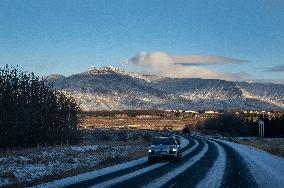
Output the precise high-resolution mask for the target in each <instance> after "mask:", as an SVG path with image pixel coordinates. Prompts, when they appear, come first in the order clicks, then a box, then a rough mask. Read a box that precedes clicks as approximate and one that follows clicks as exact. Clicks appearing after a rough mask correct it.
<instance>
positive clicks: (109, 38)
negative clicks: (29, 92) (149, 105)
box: [0, 0, 284, 80]
mask: <svg viewBox="0 0 284 188" xmlns="http://www.w3.org/2000/svg"><path fill="white" fill-rule="evenodd" d="M283 20H284V1H281V0H250V1H246V0H236V1H234V0H230V1H228V0H222V1H218V0H216V1H215V0H208V1H203V0H198V1H189V0H187V1H182V0H180V1H175V0H171V1H168V0H160V1H158V0H143V1H138V0H137V1H134V0H113V1H107V0H104V1H103V0H102V1H97V0H93V1H88V0H84V1H79V0H76V1H73V0H66V1H64V0H54V1H53V0H40V1H39V0H1V1H0V65H1V66H4V65H5V64H12V65H19V66H20V67H21V68H23V69H24V70H28V71H33V72H35V73H36V74H37V75H48V74H51V73H61V74H64V75H70V74H74V73H79V72H83V71H85V70H86V69H88V68H89V67H90V66H92V65H95V66H97V67H101V66H105V65H113V66H116V67H121V68H126V69H127V70H130V71H136V70H142V71H144V72H150V73H155V74H162V75H166V76H167V75H168V76H175V75H176V76H177V77H203V78H210V77H214V78H215V77H217V78H218V77H219V78H222V79H236V80H245V79H269V80H270V79H284V74H283V73H284V72H283V71H284V68H283V66H282V65H284V21H283ZM141 52H142V53H143V54H144V55H145V57H147V59H148V60H149V61H148V62H147V63H145V62H142V61H141V57H142V56H141ZM157 54H158V55H157ZM192 55H197V56H198V58H197V60H196V58H195V59H194V61H197V62H193V59H192ZM177 56H178V57H180V56H182V57H183V58H182V61H185V62H176V59H177ZM204 56H205V57H207V58H204ZM135 57H140V59H139V58H136V59H135ZM194 57H195V56H194ZM216 57H217V58H218V59H217V60H216ZM220 57H224V58H227V59H222V58H220ZM164 58H166V59H170V60H169V62H168V64H167V63H165V64H163V63H164V62H163V60H164ZM228 58H233V59H237V60H239V62H238V61H237V63H236V62H232V61H227V60H228ZM133 59H135V61H132V60H133ZM144 59H145V58H144ZM212 59H213V60H212ZM136 60H137V61H136ZM215 60H216V61H218V62H215ZM219 60H221V62H222V63H221V64H220V62H219ZM122 62H127V63H122ZM149 62H150V63H149ZM157 62H158V63H157ZM160 63H162V64H160ZM177 63H185V65H184V64H183V65H180V64H179V65H177ZM192 63H194V64H195V65H192ZM198 63H200V64H198ZM157 65H159V66H157ZM160 67H163V68H161V69H160ZM275 67H276V68H275ZM281 67H282V68H281ZM170 69H174V71H173V73H172V72H171V71H170ZM183 69H186V70H188V71H183ZM180 71H183V72H182V73H181V72H180ZM193 72H194V73H196V72H198V73H197V74H194V75H193ZM170 73H172V74H175V75H169V74H170ZM199 73H200V74H199ZM211 73H212V74H211ZM213 73H214V74H213ZM219 73H220V74H219ZM230 75H231V76H232V77H230ZM236 75H237V76H236Z"/></svg>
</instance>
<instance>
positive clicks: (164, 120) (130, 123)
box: [83, 116, 197, 130]
mask: <svg viewBox="0 0 284 188" xmlns="http://www.w3.org/2000/svg"><path fill="white" fill-rule="evenodd" d="M196 122H197V119H196V118H193V117H174V116H173V117H158V116H148V117H147V116H143V117H127V116H126V117H94V116H85V117H84V119H83V127H84V128H132V129H151V130H163V129H172V130H182V129H183V128H184V126H185V125H192V126H193V125H195V124H196Z"/></svg>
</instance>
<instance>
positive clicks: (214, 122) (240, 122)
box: [196, 113, 250, 136]
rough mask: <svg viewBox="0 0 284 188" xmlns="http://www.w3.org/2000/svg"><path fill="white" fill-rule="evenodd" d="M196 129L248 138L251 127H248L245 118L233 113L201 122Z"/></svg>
mask: <svg viewBox="0 0 284 188" xmlns="http://www.w3.org/2000/svg"><path fill="white" fill-rule="evenodd" d="M196 129H197V130H203V131H209V132H218V133H221V134H223V135H226V136H248V135H249V132H250V127H249V126H247V125H246V123H245V120H244V118H243V117H242V116H237V115H234V114H231V113H224V114H221V115H220V116H217V117H213V118H210V119H207V120H204V121H199V122H198V123H197V125H196Z"/></svg>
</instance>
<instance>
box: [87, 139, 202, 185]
mask: <svg viewBox="0 0 284 188" xmlns="http://www.w3.org/2000/svg"><path fill="white" fill-rule="evenodd" d="M193 141H194V142H195V144H194V145H193V146H192V147H191V148H189V149H188V150H186V151H184V152H182V158H184V157H185V156H186V155H188V154H189V153H191V152H193V151H194V150H195V149H196V148H197V147H198V146H199V143H198V141H196V140H195V139H193ZM169 163H170V162H164V163H157V164H154V165H150V166H147V167H145V168H142V169H139V170H137V171H134V172H131V173H129V174H125V175H122V176H119V177H116V178H114V179H111V180H109V181H105V182H102V183H99V184H96V185H93V186H91V187H92V188H103V187H110V186H113V185H115V184H117V183H120V182H123V181H126V180H129V179H131V178H134V177H136V176H139V175H141V174H144V173H147V172H149V171H151V170H154V169H157V168H159V167H162V166H164V165H166V164H169Z"/></svg>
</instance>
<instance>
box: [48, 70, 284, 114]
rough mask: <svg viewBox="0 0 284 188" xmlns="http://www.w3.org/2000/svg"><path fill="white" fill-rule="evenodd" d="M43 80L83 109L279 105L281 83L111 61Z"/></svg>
mask: <svg viewBox="0 0 284 188" xmlns="http://www.w3.org/2000/svg"><path fill="white" fill-rule="evenodd" d="M46 80H47V81H48V82H52V83H53V85H54V87H55V88H58V89H62V90H63V91H64V92H66V93H67V94H69V95H72V96H73V97H75V98H76V99H78V102H79V103H80V104H81V106H82V108H83V109H84V110H124V109H194V110H204V109H258V110H272V109H273V110H283V109H284V85H281V84H268V83H248V82H233V81H225V80H218V79H200V78H168V77H160V76H155V75H146V74H142V73H131V72H127V71H125V70H123V69H119V68H115V67H111V66H107V67H102V68H95V67H93V68H91V69H89V70H88V71H86V72H83V73H80V74H75V75H71V76H69V77H65V76H63V75H50V76H48V77H47V78H46Z"/></svg>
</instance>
